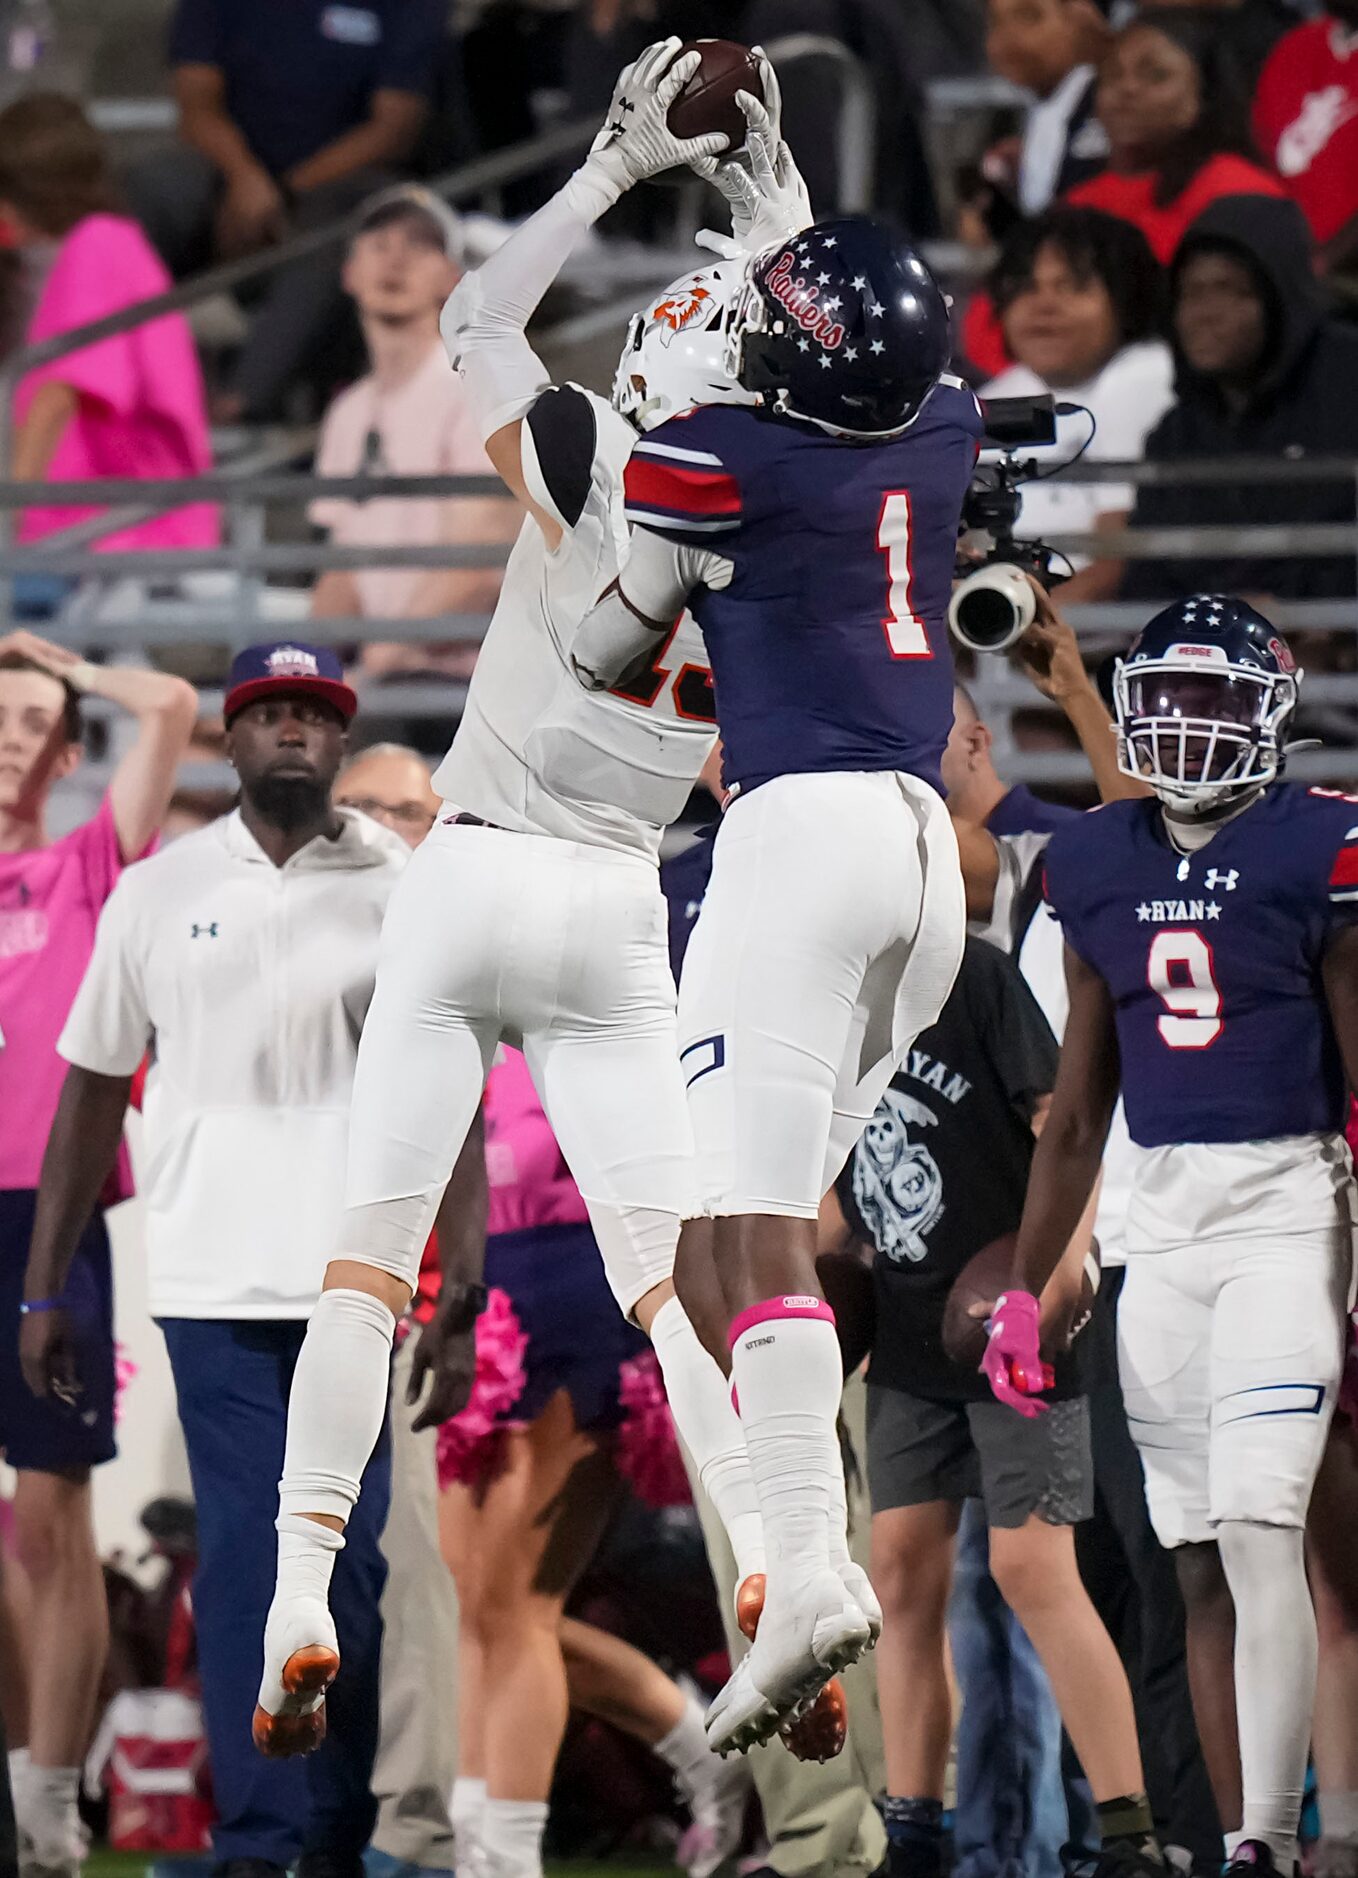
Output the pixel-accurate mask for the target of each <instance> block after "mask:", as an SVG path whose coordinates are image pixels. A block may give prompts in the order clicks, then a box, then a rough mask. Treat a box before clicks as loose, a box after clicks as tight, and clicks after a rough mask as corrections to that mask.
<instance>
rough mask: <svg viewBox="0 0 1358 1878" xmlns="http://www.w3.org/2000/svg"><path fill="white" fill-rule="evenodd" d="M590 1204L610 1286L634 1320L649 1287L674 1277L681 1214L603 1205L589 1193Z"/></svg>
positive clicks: (626, 1314)
mask: <svg viewBox="0 0 1358 1878" xmlns="http://www.w3.org/2000/svg"><path fill="white" fill-rule="evenodd" d="M586 1205H587V1206H589V1223H590V1225H591V1227H592V1228H593V1231H594V1237H595V1240H596V1241H597V1243H598V1247H599V1253H600V1256H601V1257H602V1259H603V1262H604V1272H605V1275H606V1276H607V1278H608V1284H609V1289H610V1290H611V1291H612V1293H613V1296H614V1297H615V1298H616V1299H617V1301H618V1309H619V1310H620V1311H621V1312H622V1314H623V1316H624V1317H626V1318H628V1319H629V1320H630V1319H631V1317H632V1313H633V1312H634V1311H635V1310H636V1307H637V1305H638V1304H639V1303H640V1302H641V1300H642V1299H643V1298H644V1297H645V1296H646V1293H647V1292H648V1291H654V1290H655V1288H656V1286H657V1285H663V1284H664V1283H665V1281H666V1280H667V1279H670V1278H673V1277H674V1254H675V1249H676V1247H677V1246H678V1244H679V1216H678V1214H677V1213H661V1212H657V1211H656V1210H655V1209H653V1208H651V1207H644V1206H621V1207H615V1206H599V1205H597V1204H593V1203H591V1202H590V1201H589V1199H588V1196H586Z"/></svg>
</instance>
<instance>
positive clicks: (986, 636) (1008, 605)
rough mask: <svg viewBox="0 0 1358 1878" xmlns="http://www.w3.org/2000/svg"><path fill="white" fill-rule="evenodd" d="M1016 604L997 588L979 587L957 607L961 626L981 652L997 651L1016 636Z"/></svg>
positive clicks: (965, 635) (964, 634)
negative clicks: (998, 591)
mask: <svg viewBox="0 0 1358 1878" xmlns="http://www.w3.org/2000/svg"><path fill="white" fill-rule="evenodd" d="M1014 623H1015V621H1014V602H1013V600H1012V599H1011V597H1010V596H1009V595H1008V594H1007V593H997V592H996V591H995V589H994V588H993V587H976V588H974V589H973V590H972V592H971V593H969V594H966V595H965V596H964V597H963V598H962V599H961V600H959V601H958V604H957V624H958V626H959V628H960V629H961V632H962V634H963V636H964V637H965V639H966V640H967V642H968V644H970V645H972V646H974V647H975V648H976V650H977V651H978V652H985V651H991V650H997V649H999V648H1000V647H1001V646H1003V645H1005V644H1006V642H1007V641H1009V640H1010V639H1012V638H1013V636H1014Z"/></svg>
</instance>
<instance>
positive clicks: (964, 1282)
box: [943, 1232, 1095, 1369]
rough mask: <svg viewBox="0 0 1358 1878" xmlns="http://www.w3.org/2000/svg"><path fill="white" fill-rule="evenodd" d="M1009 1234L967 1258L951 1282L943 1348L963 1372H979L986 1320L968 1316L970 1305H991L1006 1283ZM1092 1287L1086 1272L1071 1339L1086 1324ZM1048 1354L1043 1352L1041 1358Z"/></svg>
mask: <svg viewBox="0 0 1358 1878" xmlns="http://www.w3.org/2000/svg"><path fill="white" fill-rule="evenodd" d="M1014 1239H1015V1235H1014V1234H1013V1233H1012V1232H1007V1233H1005V1234H1004V1235H1003V1236H1002V1237H1001V1238H999V1239H994V1240H992V1241H991V1243H990V1244H989V1245H988V1246H986V1247H984V1248H983V1249H982V1250H981V1251H980V1252H978V1253H977V1254H976V1256H975V1258H972V1259H968V1261H967V1263H966V1264H965V1265H964V1266H963V1267H962V1269H961V1271H960V1272H959V1273H958V1274H957V1276H956V1278H955V1279H954V1280H953V1286H952V1290H951V1291H950V1292H949V1293H948V1302H947V1303H946V1304H945V1305H944V1307H943V1348H944V1350H945V1352H946V1353H947V1355H948V1357H949V1358H950V1359H951V1361H952V1362H954V1363H960V1364H961V1365H962V1367H963V1368H964V1369H978V1368H979V1367H980V1363H981V1358H982V1357H983V1356H984V1355H985V1317H984V1316H976V1317H973V1316H972V1315H971V1309H972V1306H973V1305H976V1304H985V1305H990V1304H993V1303H994V1302H995V1299H996V1298H997V1297H998V1296H999V1295H1000V1293H1001V1292H1002V1291H1003V1290H1004V1287H1005V1285H1006V1284H1007V1283H1008V1282H1009V1274H1010V1272H1011V1271H1012V1270H1013V1264H1014ZM1094 1290H1095V1287H1094V1284H1093V1283H1092V1281H1091V1279H1090V1277H1089V1273H1088V1271H1086V1273H1085V1275H1084V1277H1083V1279H1082V1280H1081V1282H1080V1304H1079V1309H1078V1310H1077V1311H1076V1314H1075V1323H1074V1327H1073V1330H1072V1336H1078V1335H1079V1333H1080V1331H1082V1330H1083V1329H1084V1327H1085V1325H1086V1324H1087V1323H1088V1322H1089V1317H1090V1313H1091V1312H1092V1311H1093V1309H1094ZM1045 1354H1049V1353H1048V1352H1046V1351H1044V1355H1045Z"/></svg>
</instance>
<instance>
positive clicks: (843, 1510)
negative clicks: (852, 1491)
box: [830, 1410, 853, 1571]
mask: <svg viewBox="0 0 1358 1878" xmlns="http://www.w3.org/2000/svg"><path fill="white" fill-rule="evenodd" d="M835 1451H836V1453H837V1454H838V1456H839V1468H838V1470H837V1472H836V1474H835V1477H834V1479H833V1481H831V1483H830V1563H831V1564H832V1565H833V1566H834V1568H835V1570H836V1571H838V1570H839V1568H840V1566H841V1565H852V1563H853V1560H852V1559H851V1558H850V1556H849V1488H848V1483H847V1481H846V1480H845V1478H844V1450H843V1448H842V1447H841V1446H840V1443H839V1425H838V1410H836V1425H835Z"/></svg>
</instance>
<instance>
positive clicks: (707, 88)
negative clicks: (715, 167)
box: [665, 39, 764, 150]
mask: <svg viewBox="0 0 1358 1878" xmlns="http://www.w3.org/2000/svg"><path fill="white" fill-rule="evenodd" d="M694 51H697V52H699V53H701V55H702V59H701V63H700V64H699V66H698V69H697V71H696V72H695V73H694V74H693V76H692V78H690V79H689V81H688V83H687V84H686V85H685V86H684V88H683V90H682V91H681V92H680V93H679V96H678V97H677V98H676V99H675V100H674V102H673V104H671V106H670V108H669V110H668V112H667V113H666V116H665V121H666V123H667V124H668V125H669V127H670V129H671V130H672V131H673V132H674V134H675V136H676V137H684V138H688V137H705V136H707V134H708V133H709V132H710V131H715V130H722V131H725V132H726V135H727V136H728V137H729V138H730V139H731V149H732V150H739V148H740V147H741V145H742V144H743V143H744V141H745V117H744V114H743V112H742V111H741V108H740V106H739V105H738V104H737V103H736V93H737V92H738V91H748V92H749V93H750V95H751V96H752V97H755V98H758V99H759V101H760V103H761V104H762V103H763V101H764V81H763V78H762V77H761V75H760V71H759V61H758V59H756V58H755V56H754V54H753V53H752V52H751V51H750V49H749V47H748V46H741V45H737V43H736V42H735V40H734V39H690V40H687V41H686V42H685V43H684V44H683V45H682V46H680V48H679V50H678V52H676V53H675V55H674V56H675V58H676V59H681V58H682V57H683V56H684V54H685V53H686V52H694Z"/></svg>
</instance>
